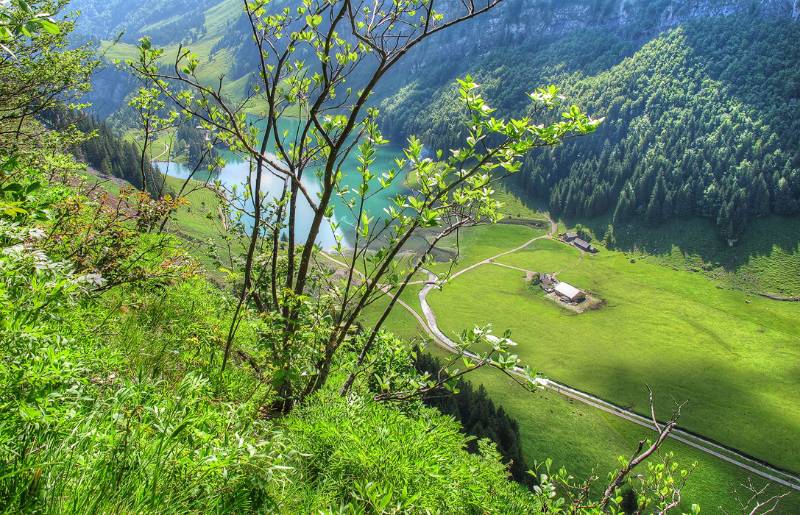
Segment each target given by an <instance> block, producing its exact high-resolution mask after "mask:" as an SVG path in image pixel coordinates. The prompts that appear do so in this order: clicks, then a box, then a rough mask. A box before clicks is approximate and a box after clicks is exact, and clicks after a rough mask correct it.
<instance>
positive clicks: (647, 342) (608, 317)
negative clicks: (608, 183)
mask: <svg viewBox="0 0 800 515" xmlns="http://www.w3.org/2000/svg"><path fill="white" fill-rule="evenodd" d="M497 261H498V262H500V263H504V264H508V265H513V266H517V267H521V268H525V269H528V270H534V271H540V272H558V273H559V275H558V277H559V279H561V280H564V281H567V282H569V283H571V284H574V285H576V286H578V287H580V288H583V289H586V290H588V291H590V292H592V293H593V294H594V295H596V296H598V297H600V298H601V299H603V300H604V301H605V305H604V306H603V307H602V308H601V309H598V310H596V311H589V312H586V313H583V314H580V315H574V314H572V313H571V312H569V311H566V310H564V309H563V308H561V307H559V306H558V305H556V304H555V303H554V302H552V301H550V300H549V299H545V298H543V297H542V295H541V293H537V292H535V291H531V290H530V289H529V288H528V286H527V285H526V284H525V281H524V278H523V277H522V276H523V275H524V274H522V273H521V272H518V271H515V270H509V269H506V268H501V267H498V266H484V267H481V268H480V269H476V270H474V271H471V272H468V273H467V274H464V275H462V276H460V277H459V278H458V279H456V280H455V281H453V283H452V284H450V285H449V287H448V288H445V289H444V291H442V292H433V293H432V294H431V295H430V299H429V302H430V304H431V306H432V308H433V309H434V310H435V311H437V312H441V313H444V314H446V316H444V317H443V319H442V321H441V322H440V325H441V327H443V328H444V329H446V330H449V331H460V330H462V329H463V328H465V327H471V326H472V325H473V324H479V325H480V324H486V323H493V324H494V325H495V327H497V328H498V329H499V330H505V329H510V330H511V331H512V333H513V338H514V340H515V341H517V343H518V344H519V348H518V349H517V350H518V352H519V354H520V356H522V357H523V358H524V360H525V361H526V362H527V363H528V364H530V365H531V366H533V367H534V368H535V369H536V370H539V371H541V372H542V373H544V374H545V375H546V376H547V377H551V378H553V379H556V380H559V381H562V382H564V383H566V384H569V385H571V386H574V387H577V388H579V389H582V390H585V391H588V392H592V393H595V394H598V395H599V396H600V397H603V398H606V399H609V400H612V401H614V402H616V403H617V404H620V405H622V406H630V407H632V408H633V409H636V410H638V411H640V412H646V410H647V397H646V392H644V391H643V390H642V385H644V384H650V385H652V386H653V387H654V388H656V389H658V390H660V391H663V392H664V393H663V394H664V395H667V396H670V397H672V398H675V399H685V400H688V401H689V403H690V404H689V406H691V407H690V408H687V411H686V415H685V416H684V418H683V425H684V426H685V427H687V428H689V429H691V430H694V431H696V432H699V433H701V434H704V435H706V436H710V437H712V438H715V439H717V440H719V441H721V442H724V443H726V444H728V445H731V446H734V447H737V448H740V449H743V450H744V451H745V452H748V453H750V454H753V455H755V456H758V457H760V458H763V459H765V460H767V461H769V462H772V463H775V464H778V465H781V466H784V467H787V468H789V469H793V470H800V455H798V454H797V453H796V452H795V449H794V447H793V446H792V445H787V444H788V442H789V441H791V436H790V435H792V434H796V432H797V430H798V427H800V412H798V411H797V410H795V409H794V407H793V406H794V405H795V404H796V403H795V399H794V394H793V392H796V391H797V387H798V385H797V383H796V377H795V374H794V371H793V363H796V362H797V360H798V359H800V354H798V353H800V344H799V342H800V317H798V315H799V314H800V306H799V305H796V304H794V303H781V302H776V301H772V300H768V299H764V298H760V297H755V296H749V295H746V294H744V293H740V292H737V291H731V290H727V289H720V288H718V287H717V284H715V283H714V282H712V281H709V280H708V279H706V278H705V277H704V276H703V275H701V274H692V273H689V272H683V271H674V270H671V269H669V268H666V267H663V266H659V265H657V264H651V263H648V262H647V261H646V260H637V259H632V258H630V257H628V256H625V255H624V254H621V253H615V252H607V251H604V252H601V253H600V254H598V255H596V256H589V255H580V254H579V253H578V251H577V250H576V249H574V248H571V247H567V246H565V245H562V244H560V243H557V242H554V241H542V242H537V243H536V244H534V246H532V247H530V248H529V249H527V250H524V251H521V252H518V253H515V254H511V255H508V256H505V257H503V258H500V259H498V260H497ZM471 299H481V302H473V301H471ZM755 421H758V422H755ZM766 428H769V431H770V434H771V435H773V437H774V438H771V439H769V440H766V439H764V438H763V437H762V432H763V431H764V430H765V429H766ZM781 442H785V443H781Z"/></svg>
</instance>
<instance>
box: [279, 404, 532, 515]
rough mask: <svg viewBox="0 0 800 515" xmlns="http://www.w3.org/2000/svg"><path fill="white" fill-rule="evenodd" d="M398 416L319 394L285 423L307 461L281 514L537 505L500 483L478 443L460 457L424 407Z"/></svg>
mask: <svg viewBox="0 0 800 515" xmlns="http://www.w3.org/2000/svg"><path fill="white" fill-rule="evenodd" d="M404 411H406V412H405V413H404V412H403V411H401V410H397V409H394V408H392V407H391V406H388V405H384V404H379V403H375V402H374V401H371V400H364V399H358V398H353V399H350V400H349V401H348V400H347V399H343V398H341V397H338V396H336V395H330V394H324V393H322V394H320V395H318V396H317V397H316V398H313V399H310V400H309V403H308V404H307V405H306V406H304V407H302V408H300V409H299V410H297V412H296V413H293V414H292V416H291V418H290V419H289V420H287V422H286V427H287V431H288V435H289V438H291V440H292V441H293V442H294V444H295V445H296V446H297V447H296V448H297V450H298V451H299V452H300V453H301V454H302V455H305V456H307V459H306V460H305V461H304V464H303V465H302V466H299V467H298V468H297V471H296V473H297V474H298V475H300V477H302V478H303V484H306V485H307V487H308V489H307V490H299V491H297V492H296V499H295V501H294V502H295V503H296V504H294V503H293V504H291V505H287V506H286V508H287V510H286V511H288V512H295V513H297V512H304V513H307V512H311V511H315V510H320V509H326V508H337V507H338V506H339V505H340V503H341V505H343V506H347V508H346V509H348V510H355V511H358V507H359V506H365V507H367V511H368V512H371V513H401V512H425V511H429V512H432V513H435V512H451V513H509V512H513V513H532V512H534V511H536V509H535V508H536V506H537V504H538V501H535V500H534V499H533V497H532V496H531V495H530V493H528V492H526V491H525V490H524V489H523V487H521V486H519V485H516V484H515V483H513V482H509V481H508V480H506V479H505V478H506V477H507V474H508V472H507V471H506V469H505V467H504V466H502V465H500V464H499V455H498V454H497V451H496V450H495V449H494V448H493V446H491V445H489V444H487V443H486V442H483V443H481V445H480V454H478V455H466V454H465V451H464V446H465V436H464V435H463V434H462V433H461V432H460V431H459V426H458V424H456V423H454V422H453V421H452V420H450V419H448V418H445V417H443V416H442V415H440V414H439V413H438V412H436V411H434V410H431V409H429V408H421V407H418V406H417V407H415V406H409V407H408V409H407V410H404Z"/></svg>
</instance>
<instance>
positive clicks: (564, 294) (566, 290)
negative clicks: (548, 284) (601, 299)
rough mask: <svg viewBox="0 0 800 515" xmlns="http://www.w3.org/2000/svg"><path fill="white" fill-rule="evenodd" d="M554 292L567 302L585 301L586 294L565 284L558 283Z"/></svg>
mask: <svg viewBox="0 0 800 515" xmlns="http://www.w3.org/2000/svg"><path fill="white" fill-rule="evenodd" d="M554 291H555V293H556V295H558V296H559V298H561V299H563V300H566V301H568V302H581V301H583V300H586V294H585V293H584V292H582V291H581V290H579V289H578V288H576V287H574V286H572V285H571V284H567V283H565V282H560V283H558V284H557V285H556V287H555V289H554Z"/></svg>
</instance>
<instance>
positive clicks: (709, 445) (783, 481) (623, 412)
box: [321, 219, 800, 492]
mask: <svg viewBox="0 0 800 515" xmlns="http://www.w3.org/2000/svg"><path fill="white" fill-rule="evenodd" d="M549 221H550V232H549V233H548V234H546V235H544V236H539V237H536V238H533V239H531V240H529V241H527V242H525V243H524V244H522V245H520V246H519V247H516V248H514V249H511V250H509V251H505V252H501V253H500V254H497V255H495V256H492V257H490V258H488V259H484V260H483V261H480V262H479V263H475V264H474V265H471V266H469V267H467V268H464V269H463V270H460V271H458V272H457V273H455V274H453V275H451V276H450V277H449V278H448V279H447V280H445V281H441V280H440V279H439V277H438V276H437V275H436V274H434V273H433V272H431V271H430V270H425V272H427V274H428V279H427V280H426V281H424V283H425V286H424V287H423V288H422V290H420V292H419V304H420V307H421V309H422V314H423V316H420V315H419V313H418V312H417V310H415V309H414V308H413V307H412V306H410V305H409V304H408V303H406V302H404V301H403V300H401V299H397V303H398V304H399V305H401V306H402V307H403V308H404V309H405V310H407V311H408V312H409V313H410V314H411V315H412V316H413V317H414V319H415V320H416V321H417V323H418V324H419V326H420V327H422V329H423V330H424V331H425V332H426V333H427V334H428V335H429V336H430V337H431V339H432V340H433V342H434V343H435V344H436V345H438V346H439V347H441V348H443V349H444V350H446V351H448V352H461V351H460V350H459V349H458V345H457V344H456V343H455V342H454V341H453V340H451V339H450V338H448V337H447V335H445V334H444V333H443V332H442V330H441V329H440V328H439V324H438V322H437V320H436V315H435V313H434V312H433V310H432V309H431V307H430V304H428V294H429V293H430V292H431V291H433V289H434V288H441V286H442V285H443V284H445V283H447V282H448V281H452V280H453V279H455V278H456V277H458V276H460V275H462V274H465V273H466V272H469V271H471V270H474V269H475V268H478V267H480V266H483V265H487V264H491V263H492V261H494V260H496V259H498V258H501V257H503V256H507V255H508V254H512V253H514V252H518V251H520V250H523V249H525V248H527V247H528V246H530V245H532V244H533V243H534V242H536V241H538V240H541V239H545V238H552V236H553V235H555V233H556V232H557V230H558V226H557V224H556V223H555V222H554V221H553V220H552V219H551V220H549ZM321 254H322V256H324V257H325V258H326V259H328V260H330V261H332V262H334V263H336V264H338V265H341V266H347V264H346V263H343V262H341V261H339V260H337V259H336V258H334V257H333V256H330V255H328V254H326V253H324V252H322V253H321ZM357 273H359V274H360V272H358V271H357ZM417 284H419V281H418V282H417ZM381 289H382V290H383V291H384V293H386V295H388V296H389V297H392V298H394V295H393V294H392V293H391V292H390V291H389V289H388V288H381ZM465 354H466V355H467V356H469V357H471V358H473V359H475V358H477V356H476V355H475V354H473V353H471V352H466V353H465ZM512 373H513V374H515V375H516V376H518V377H521V378H523V379H528V376H527V375H526V374H525V371H524V370H523V369H522V368H519V367H517V368H515V369H514V370H513V371H512ZM532 381H533V382H534V383H535V384H536V385H537V386H539V387H541V388H545V389H547V390H550V391H553V392H555V393H558V394H559V395H562V396H564V397H567V398H569V399H572V400H574V401H577V402H581V403H583V404H585V405H587V406H591V407H593V408H595V409H598V410H600V411H603V412H605V413H608V414H611V415H614V416H616V417H619V418H621V419H623V420H627V421H629V422H633V423H634V424H637V425H640V426H642V427H645V428H647V429H650V430H653V431H656V428H655V427H654V425H653V422H652V421H651V420H650V419H649V418H647V417H644V416H642V415H639V414H638V413H635V412H633V411H631V410H628V409H625V408H623V407H621V406H617V405H616V404H613V403H611V402H608V401H606V400H603V399H601V398H599V397H595V396H594V395H591V394H588V393H586V392H582V391H580V390H577V389H575V388H572V387H570V386H568V385H566V384H562V383H559V382H557V381H553V380H551V379H546V378H543V377H536V378H534V379H532ZM669 436H670V438H672V439H673V440H676V441H678V442H681V443H683V444H685V445H688V446H690V447H693V448H695V449H697V450H699V451H701V452H704V453H706V454H708V455H710V456H713V457H715V458H718V459H720V460H723V461H725V462H728V463H730V464H732V465H735V466H737V467H739V468H741V469H743V470H746V471H748V472H751V473H753V474H756V475H757V476H759V477H762V478H764V479H768V480H770V481H773V482H775V483H777V484H779V485H782V486H785V487H787V488H791V489H793V490H795V491H798V492H800V477H798V476H796V475H794V474H791V473H789V472H786V471H783V470H780V469H779V468H777V467H774V466H772V465H770V464H768V463H764V462H761V461H758V460H755V459H753V458H751V457H749V456H747V455H746V454H744V453H742V452H740V451H737V450H735V449H731V448H728V447H725V446H722V445H720V444H718V443H716V442H714V441H713V440H709V439H707V438H705V437H703V436H700V435H696V434H693V433H689V432H687V431H684V430H683V429H680V428H676V429H675V430H673V432H672V433H671V434H670V435H669Z"/></svg>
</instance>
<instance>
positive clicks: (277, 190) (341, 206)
mask: <svg viewBox="0 0 800 515" xmlns="http://www.w3.org/2000/svg"><path fill="white" fill-rule="evenodd" d="M295 123H296V122H295ZM286 125H287V129H291V127H292V126H295V124H294V123H291V122H287V123H286ZM284 130H285V129H284ZM402 155H403V154H402V147H401V146H399V145H387V146H384V147H380V148H379V149H378V150H377V152H376V156H375V162H374V163H373V164H372V166H371V170H372V173H373V175H375V176H380V174H382V173H383V172H386V171H388V170H390V169H392V168H394V166H395V164H394V160H395V158H397V157H402ZM222 156H223V157H224V158H225V161H226V164H225V166H224V167H223V168H222V169H220V170H217V171H214V172H209V171H208V170H206V169H202V170H199V171H198V172H197V173H196V174H195V175H194V178H195V179H196V180H199V181H205V180H208V179H210V180H219V181H220V182H221V183H222V184H223V185H224V186H226V187H227V188H233V187H237V188H238V191H240V192H241V191H243V189H242V187H243V185H245V184H246V182H247V180H248V176H249V174H250V163H249V161H246V160H243V159H242V158H241V157H239V156H237V155H235V154H232V153H230V152H222ZM154 164H155V165H156V166H157V167H158V168H159V170H160V171H161V172H162V173H164V174H166V175H169V176H171V177H177V178H181V179H185V178H187V177H189V175H190V174H191V168H190V167H188V166H187V165H185V164H181V163H176V162H165V161H156V162H155V163H154ZM357 167H358V150H357V149H354V150H353V151H352V152H351V153H350V155H349V156H348V158H347V159H346V160H345V161H344V163H343V165H342V171H343V179H342V181H343V183H344V185H345V186H347V187H351V188H352V187H357V186H358V185H359V184H360V182H361V176H360V174H359V173H358V171H357ZM310 172H311V170H308V171H306V174H305V177H304V178H303V184H304V185H305V187H306V188H307V189H308V191H309V192H310V194H311V195H317V194H318V193H319V191H320V186H319V181H318V179H317V177H316V174H313V173H310ZM373 183H374V184H372V188H371V190H370V191H371V192H374V191H376V190H377V189H378V187H379V185H378V182H377V179H375V180H373ZM283 184H284V182H283V178H281V177H278V176H276V175H275V174H271V173H267V174H265V175H264V178H263V179H262V189H263V190H264V191H265V192H266V195H267V197H268V198H275V197H276V196H279V195H280V194H281V192H282V191H283ZM405 190H406V186H405V183H404V182H403V180H402V178H397V179H395V182H394V184H392V185H391V187H390V188H389V189H388V190H385V191H382V192H380V193H378V194H375V195H374V196H372V197H370V198H369V199H368V201H367V203H366V210H367V213H368V214H369V216H371V217H374V218H375V219H376V220H378V219H380V218H381V217H382V216H383V215H384V208H386V207H387V206H389V205H390V204H391V202H392V199H393V198H394V197H395V196H396V195H398V194H400V193H403V192H404V191H405ZM332 203H333V219H334V221H335V222H336V223H337V224H338V225H339V233H340V234H341V236H342V237H343V239H344V240H343V241H344V243H345V244H348V245H349V242H350V241H351V240H352V235H353V231H354V218H355V216H354V214H353V213H352V212H351V211H350V209H349V208H348V207H347V206H346V205H345V202H344V199H341V198H339V197H334V199H333V201H332ZM312 218H313V211H312V209H311V207H310V206H309V204H308V202H307V201H306V200H305V199H304V198H303V200H302V201H301V202H300V203H299V204H298V210H297V237H298V238H299V239H301V240H302V238H303V237H304V235H305V234H307V233H308V229H309V226H310V224H311V220H312ZM329 222H330V221H329ZM373 223H374V222H373ZM317 244H319V245H320V246H322V247H323V248H331V247H333V246H335V244H336V240H335V236H334V232H333V230H332V228H331V224H330V223H325V224H323V227H322V228H321V230H320V234H319V235H318V237H317Z"/></svg>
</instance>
